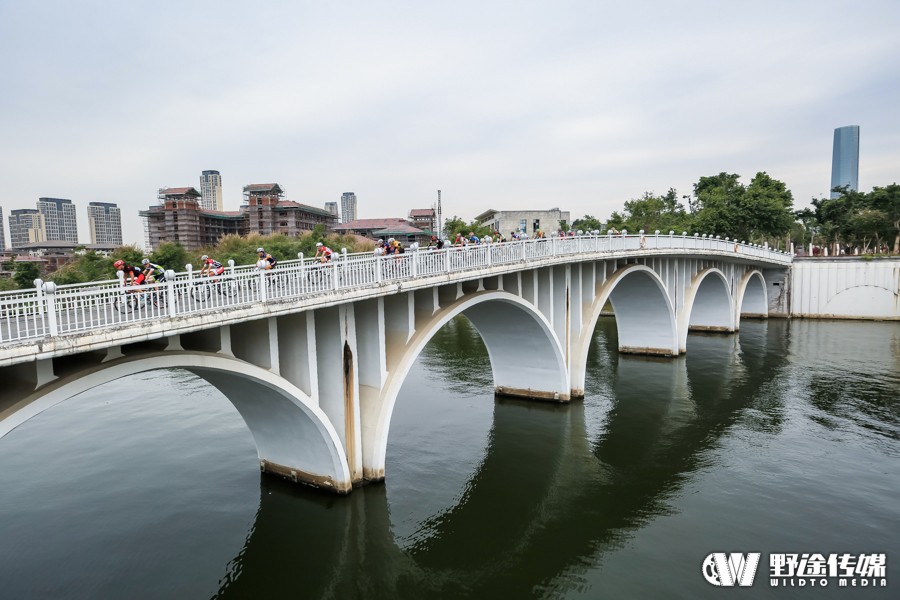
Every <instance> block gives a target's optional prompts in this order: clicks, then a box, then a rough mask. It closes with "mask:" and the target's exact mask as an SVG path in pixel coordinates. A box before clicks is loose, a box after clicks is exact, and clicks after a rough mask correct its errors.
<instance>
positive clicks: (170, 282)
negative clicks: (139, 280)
mask: <svg viewBox="0 0 900 600" xmlns="http://www.w3.org/2000/svg"><path fill="white" fill-rule="evenodd" d="M231 262H232V263H234V261H231ZM166 306H167V307H168V311H167V312H168V313H169V316H170V317H174V316H175V315H176V314H177V313H178V307H176V306H175V271H173V270H172V269H168V270H167V271H166Z"/></svg>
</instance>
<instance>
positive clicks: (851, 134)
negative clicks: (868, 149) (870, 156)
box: [830, 125, 859, 198]
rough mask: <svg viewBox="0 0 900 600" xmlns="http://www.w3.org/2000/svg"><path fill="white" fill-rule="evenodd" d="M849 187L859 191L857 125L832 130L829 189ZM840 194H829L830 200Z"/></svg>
mask: <svg viewBox="0 0 900 600" xmlns="http://www.w3.org/2000/svg"><path fill="white" fill-rule="evenodd" d="M845 185H846V186H849V188H850V189H851V190H853V191H856V190H857V189H859V125H847V126H846V127H838V128H837V129H835V130H834V150H833V151H832V154H831V188H830V189H832V190H833V189H834V188H836V187H843V186H845ZM839 196H840V194H837V193H835V192H831V197H832V198H837V197H839Z"/></svg>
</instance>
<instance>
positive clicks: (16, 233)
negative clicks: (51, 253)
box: [9, 208, 47, 250]
mask: <svg viewBox="0 0 900 600" xmlns="http://www.w3.org/2000/svg"><path fill="white" fill-rule="evenodd" d="M46 241H47V234H46V232H45V230H44V215H42V214H41V211H39V210H38V209H36V208H18V209H16V210H12V211H10V213H9V245H10V246H11V247H12V248H13V250H15V249H17V248H21V247H22V246H25V245H26V244H35V243H37V242H46Z"/></svg>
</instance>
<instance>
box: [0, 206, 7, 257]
mask: <svg viewBox="0 0 900 600" xmlns="http://www.w3.org/2000/svg"><path fill="white" fill-rule="evenodd" d="M5 249H6V236H4V235H3V207H2V206H0V252H3V251H4V250H5Z"/></svg>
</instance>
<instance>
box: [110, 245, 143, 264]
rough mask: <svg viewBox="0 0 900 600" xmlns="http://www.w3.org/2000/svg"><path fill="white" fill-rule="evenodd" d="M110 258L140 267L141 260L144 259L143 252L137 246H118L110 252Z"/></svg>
mask: <svg viewBox="0 0 900 600" xmlns="http://www.w3.org/2000/svg"><path fill="white" fill-rule="evenodd" d="M111 258H112V259H113V260H114V261H116V260H124V261H125V264H127V265H140V264H141V259H143V258H144V251H143V250H141V249H140V248H138V247H137V246H134V245H131V246H119V247H118V248H116V249H115V250H113V251H112V255H111Z"/></svg>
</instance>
